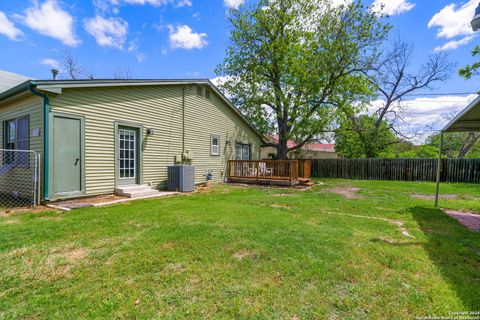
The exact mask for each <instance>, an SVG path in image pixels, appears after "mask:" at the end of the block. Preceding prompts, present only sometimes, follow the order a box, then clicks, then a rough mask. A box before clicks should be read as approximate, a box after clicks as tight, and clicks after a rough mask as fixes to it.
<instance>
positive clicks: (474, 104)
mask: <svg viewBox="0 0 480 320" xmlns="http://www.w3.org/2000/svg"><path fill="white" fill-rule="evenodd" d="M478 105H480V95H479V96H478V97H477V98H475V100H473V101H472V102H471V103H470V104H469V105H468V106H467V107H466V108H465V109H463V110H462V112H460V113H459V114H458V115H457V116H456V117H455V118H453V120H451V121H450V122H449V123H448V124H447V125H446V126H445V127H444V128H443V129H442V131H444V132H448V131H450V130H452V126H453V125H454V124H455V122H457V121H458V120H460V119H461V118H462V117H463V116H464V115H466V114H467V113H468V112H470V111H471V110H472V109H473V108H475V107H477V106H478ZM452 131H458V130H455V129H453V130H452Z"/></svg>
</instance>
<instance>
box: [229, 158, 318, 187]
mask: <svg viewBox="0 0 480 320" xmlns="http://www.w3.org/2000/svg"><path fill="white" fill-rule="evenodd" d="M310 171H311V163H310V161H308V160H303V161H298V160H248V161H245V160H230V161H229V162H228V182H233V183H235V182H236V183H238V182H240V183H254V184H272V185H285V186H294V185H298V184H308V183H309V182H310Z"/></svg>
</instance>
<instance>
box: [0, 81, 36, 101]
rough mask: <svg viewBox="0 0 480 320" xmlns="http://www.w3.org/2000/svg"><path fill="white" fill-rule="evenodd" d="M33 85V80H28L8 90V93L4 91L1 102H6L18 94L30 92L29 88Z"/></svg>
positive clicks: (0, 97) (0, 98) (0, 96)
mask: <svg viewBox="0 0 480 320" xmlns="http://www.w3.org/2000/svg"><path fill="white" fill-rule="evenodd" d="M32 83H33V81H32V80H27V81H25V82H22V83H20V84H19V85H16V86H15V87H13V88H10V89H8V90H7V91H4V92H2V93H0V102H2V101H3V100H6V99H8V98H11V97H13V96H15V95H17V94H20V93H23V92H26V91H28V87H29V86H30V85H31V84H32Z"/></svg>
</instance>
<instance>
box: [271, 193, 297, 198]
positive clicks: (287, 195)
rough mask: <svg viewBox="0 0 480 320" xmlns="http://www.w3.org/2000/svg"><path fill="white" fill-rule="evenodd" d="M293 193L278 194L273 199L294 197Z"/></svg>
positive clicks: (273, 195)
mask: <svg viewBox="0 0 480 320" xmlns="http://www.w3.org/2000/svg"><path fill="white" fill-rule="evenodd" d="M292 196H293V193H277V194H272V197H292Z"/></svg>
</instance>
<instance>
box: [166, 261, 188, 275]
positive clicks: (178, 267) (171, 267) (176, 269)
mask: <svg viewBox="0 0 480 320" xmlns="http://www.w3.org/2000/svg"><path fill="white" fill-rule="evenodd" d="M165 271H166V272H168V273H182V272H183V271H185V266H184V265H183V264H182V263H169V264H167V265H166V266H165Z"/></svg>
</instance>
